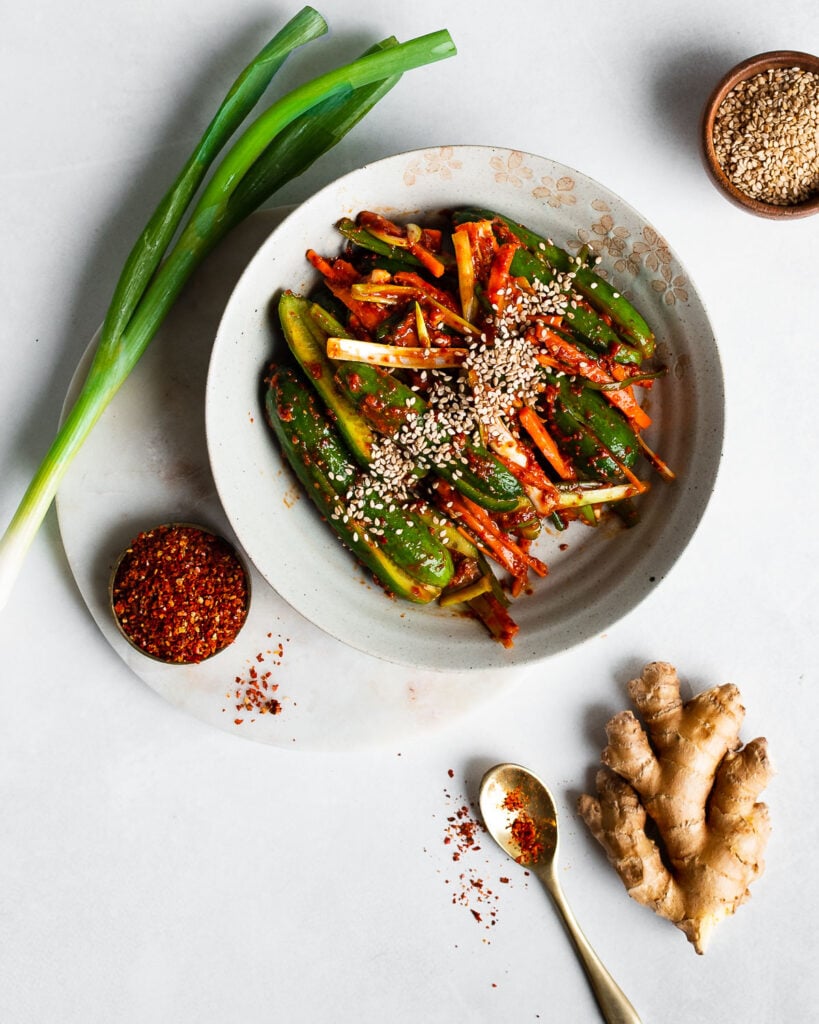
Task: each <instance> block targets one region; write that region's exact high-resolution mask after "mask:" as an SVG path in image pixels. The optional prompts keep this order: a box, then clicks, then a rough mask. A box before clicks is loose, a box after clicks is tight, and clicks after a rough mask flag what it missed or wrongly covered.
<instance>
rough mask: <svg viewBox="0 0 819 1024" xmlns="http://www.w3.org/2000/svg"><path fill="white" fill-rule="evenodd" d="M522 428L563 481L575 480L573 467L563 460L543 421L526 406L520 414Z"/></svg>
mask: <svg viewBox="0 0 819 1024" xmlns="http://www.w3.org/2000/svg"><path fill="white" fill-rule="evenodd" d="M518 419H519V420H520V422H521V426H522V427H523V428H524V430H526V432H527V433H528V434H529V436H530V437H531V438H532V440H533V441H534V442H535V444H536V445H537V446H538V448H539V449H540V451H541V452H542V453H543V457H544V458H545V459H546V460H547V461H548V463H549V465H550V466H551V467H552V469H554V471H555V472H556V473H557V475H558V476H559V477H560V478H561V480H574V478H575V475H576V474H575V472H574V469H573V468H572V467H571V465H570V464H569V463H568V462H567V461H566V459H564V458H563V456H562V454H561V453H560V451H559V449H558V447H557V444H556V443H555V440H554V438H553V437H552V435H551V434H550V433H549V431H548V430H547V429H546V425H545V423H544V422H543V420H542V419H541V418H540V416H538V414H537V413H536V412H535V410H534V409H532V408H531V407H530V406H528V405H525V406H524V407H523V408H522V409H521V410H520V412H519V413H518Z"/></svg>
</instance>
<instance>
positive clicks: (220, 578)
mask: <svg viewBox="0 0 819 1024" xmlns="http://www.w3.org/2000/svg"><path fill="white" fill-rule="evenodd" d="M111 595H112V601H113V609H114V614H115V615H116V618H117V621H118V622H119V625H120V627H121V629H122V631H123V633H124V634H125V636H127V637H128V639H129V640H130V641H131V642H132V643H133V644H134V645H135V646H136V647H138V648H139V649H140V650H142V651H144V652H145V654H148V655H150V656H151V657H153V658H158V659H159V660H160V661H164V662H168V663H171V664H188V665H190V664H196V663H197V662H200V661H204V660H205V659H206V658H210V657H211V656H212V655H214V654H216V653H217V652H218V651H221V650H222V649H223V648H225V647H227V646H228V645H229V644H231V643H233V641H234V640H235V639H236V636H237V634H238V633H239V630H240V629H241V628H242V626H243V625H244V622H245V618H246V616H247V609H248V603H249V592H248V585H247V576H246V574H245V570H244V567H243V566H242V563H241V561H240V560H239V558H238V556H237V554H236V552H235V551H234V550H233V548H232V547H231V546H230V545H229V544H228V543H227V541H226V540H224V539H223V538H221V537H217V536H216V535H215V534H213V533H210V532H208V531H207V530H203V529H201V528H199V527H197V526H187V525H180V524H170V525H164V526H157V527H156V528H154V529H153V530H148V531H147V532H144V533H140V534H139V535H138V536H137V537H136V539H135V540H134V541H133V543H132V544H131V546H130V547H129V548H127V550H126V551H125V553H124V554H123V556H122V558H121V559H120V561H119V564H118V565H117V568H116V571H115V574H114V579H113V583H112V587H111Z"/></svg>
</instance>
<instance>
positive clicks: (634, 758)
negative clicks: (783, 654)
mask: <svg viewBox="0 0 819 1024" xmlns="http://www.w3.org/2000/svg"><path fill="white" fill-rule="evenodd" d="M628 690H629V696H630V697H631V699H632V701H633V702H634V704H635V706H636V708H637V710H638V712H639V713H640V716H641V718H642V724H641V723H640V721H638V718H637V717H636V716H635V715H634V714H633V713H632V712H631V711H623V712H620V714H617V715H615V716H614V717H613V718H612V719H611V720H610V721H609V723H608V724H607V726H606V736H607V738H608V746H607V747H606V748H605V750H604V751H603V754H602V762H603V764H604V765H605V766H606V767H605V768H603V769H601V771H599V772H598V774H597V778H596V785H597V796H596V797H594V796H588V795H583V796H581V797H580V799H579V801H578V811H579V813H580V816H581V817H582V818H583V820H584V821H585V822H586V824H587V825H588V826H589V828H590V830H591V832H592V834H593V835H594V837H595V838H596V839H597V840H598V842H599V843H600V844H601V846H602V847H603V848H604V849H605V851H606V854H607V856H608V859H609V861H610V862H611V864H612V865H613V866H614V868H615V870H616V871H617V873H618V875H619V876H620V878H621V879H622V881H623V884H624V885H625V887H626V890H627V891H628V894H629V895H630V896H631V897H632V898H633V899H635V900H637V902H638V903H642V904H644V905H645V906H647V907H650V908H651V909H652V910H654V911H655V912H656V913H658V914H660V915H661V916H662V917H665V918H667V919H668V920H669V921H672V922H673V923H674V924H675V925H676V926H677V927H678V928H680V929H681V930H682V931H683V932H684V933H685V934H686V936H687V937H688V940H689V941H690V942H691V943H692V944H693V945H694V948H695V949H696V951H697V952H698V953H704V952H705V948H706V946H707V944H708V940H709V938H710V935H711V932H712V930H713V928H714V926H715V925H716V924H717V923H718V922H719V921H721V920H723V919H724V918H725V917H728V916H729V915H730V914H733V913H734V911H735V910H736V908H737V907H738V906H739V905H740V904H741V903H744V902H745V900H747V899H748V898H749V896H750V892H749V886H750V885H751V883H752V882H754V881H755V880H756V879H757V878H759V876H760V875H761V874H762V872H763V870H764V863H763V859H762V858H763V853H764V850H765V845H766V843H767V841H768V836H769V834H770V823H769V820H768V808H767V807H766V806H765V804H763V803H759V802H758V797H759V795H760V793H761V792H762V790H763V789H764V788H765V786H766V785H767V783H768V781H769V780H770V778H771V776H772V774H773V772H772V768H771V764H770V761H769V760H768V752H767V742H766V741H765V740H764V739H762V738H759V739H754V740H751V741H750V742H749V743H748V744H746V745H745V746H744V747H743V746H742V744H741V742H740V739H739V730H740V726H741V724H742V720H743V717H744V714H745V709H744V708H743V707H742V704H741V703H740V693H739V690H738V689H737V688H736V686H733V685H731V684H726V685H724V686H718V687H715V688H714V689H711V690H707V691H705V692H704V693H700V694H698V695H697V696H696V697H693V698H691V700H689V701H686V702H685V703H683V701H682V699H681V697H680V686H679V680H678V677H677V672H676V670H675V668H674V667H673V666H672V665H668V664H665V663H663V662H652V663H651V664H650V665H647V666H646V667H645V668H644V669H643V672H642V675H641V676H640V678H639V679H633V680H632V681H631V682H630V683H629V685H628ZM647 818H650V819H651V820H652V821H653V823H654V826H655V827H656V829H655V830H656V833H657V835H658V840H657V841H655V840H654V839H653V838H651V837H650V836H649V835H647V833H646V822H647Z"/></svg>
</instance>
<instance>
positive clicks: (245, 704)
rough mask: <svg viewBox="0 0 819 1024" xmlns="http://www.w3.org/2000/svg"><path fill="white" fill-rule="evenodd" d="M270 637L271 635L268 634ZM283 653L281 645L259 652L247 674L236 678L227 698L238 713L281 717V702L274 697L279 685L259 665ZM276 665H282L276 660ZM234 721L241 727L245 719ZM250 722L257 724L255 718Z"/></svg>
mask: <svg viewBox="0 0 819 1024" xmlns="http://www.w3.org/2000/svg"><path fill="white" fill-rule="evenodd" d="M269 636H270V634H268V637H269ZM283 652H284V647H283V646H282V645H281V644H278V645H277V646H276V648H275V650H272V651H259V652H258V654H256V655H255V656H254V658H253V662H252V663H250V664H249V665H248V668H247V671H246V674H245V675H244V676H236V677H235V679H234V683H235V686H234V688H233V691H232V692H231V693H227V694H226V695H225V696H226V697H227V698H228V700H231V699H232V700H233V701H235V704H234V707H235V708H236V710H237V711H242V712H251V713H252V712H256V713H257V714H259V715H280V714H281V713H282V710H283V708H282V703H281V701H280V700H278V699H277V698H276V697H273V696H272V694H274V693H276V691H277V690H278V689H279V684H278V683H276V682H272V681H271V676H272V675H273V673H272V671H271V670H270V669H264V670H260V669H259V668H257V665H259V664H264V663H265V661H266V660H267V658H268V657H270V656H271V655H276V657H277V658H278V657H279V656H280V655H281V654H282V653H283ZM274 664H276V665H279V664H281V663H280V662H279V661H278V660H276V661H274ZM223 710H224V708H223ZM234 721H235V724H236V725H240V724H241V723H242V722H243V721H244V719H234ZM250 721H251V722H255V721H256V719H255V717H254V718H251V719H250Z"/></svg>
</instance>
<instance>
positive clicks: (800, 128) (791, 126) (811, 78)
mask: <svg viewBox="0 0 819 1024" xmlns="http://www.w3.org/2000/svg"><path fill="white" fill-rule="evenodd" d="M817 132H819V75H816V74H814V73H813V72H810V71H805V70H803V69H802V68H796V67H793V68H775V69H773V68H772V69H769V70H768V71H762V72H759V73H758V74H756V75H752V76H751V77H750V78H747V79H745V80H744V81H742V82H740V83H739V84H738V85H736V86H735V87H734V88H733V89H731V91H730V92H729V93H728V94H727V95H726V96H725V98H724V99H723V101H722V102H721V103H720V105H719V108H718V110H717V114H716V117H715V119H714V128H713V142H714V150H715V153H716V157H717V160H718V161H719V164H720V166H721V167H722V169H723V171H724V172H725V174H726V176H727V177H728V179H729V181H731V182H732V183H733V184H734V185H735V186H736V187H737V188H738V189H740V191H741V192H744V193H745V195H747V196H750V197H751V198H754V199H759V200H761V201H762V202H765V203H770V204H772V205H774V206H789V205H792V204H794V203H799V202H803V201H804V200H805V199H808V198H809V197H810V196H811V195H813V194H814V193H816V192H817V191H819V150H818V149H817Z"/></svg>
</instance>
